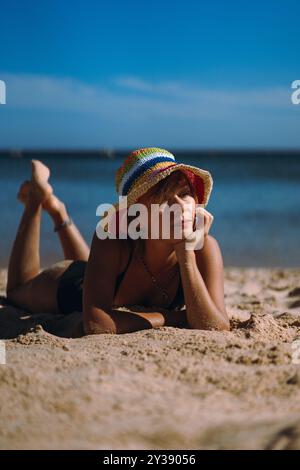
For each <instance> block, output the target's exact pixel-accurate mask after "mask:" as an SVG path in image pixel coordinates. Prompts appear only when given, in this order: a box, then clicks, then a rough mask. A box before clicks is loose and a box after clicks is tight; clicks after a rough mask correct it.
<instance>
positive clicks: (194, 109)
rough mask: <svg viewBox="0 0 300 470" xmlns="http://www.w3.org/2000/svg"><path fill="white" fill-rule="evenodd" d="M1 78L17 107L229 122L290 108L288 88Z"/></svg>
mask: <svg viewBox="0 0 300 470" xmlns="http://www.w3.org/2000/svg"><path fill="white" fill-rule="evenodd" d="M1 78H3V79H4V80H5V81H6V84H7V106H9V107H10V108H17V109H22V108H26V109H45V110H47V109H50V110H67V111H68V110H69V111H74V112H83V113H98V114H99V115H106V116H110V117H113V116H115V115H118V116H120V114H122V113H126V115H127V117H130V116H131V117H133V118H134V117H138V116H139V117H141V115H144V116H162V117H167V116H169V117H173V118H194V119H195V118H205V117H206V118H208V119H213V118H216V119H218V118H224V117H226V116H228V117H229V116H232V114H233V113H234V114H236V113H237V114H239V113H240V112H244V110H245V109H247V110H249V112H251V111H253V110H255V111H256V112H257V111H258V110H261V111H263V112H266V111H268V110H274V109H281V110H288V109H291V105H290V94H291V91H290V89H289V88H288V87H287V88H286V89H285V88H279V87H277V88H270V89H252V90H251V89H250V90H236V91H232V90H229V91H226V90H223V89H222V88H221V87H220V88H219V89H216V88H204V87H202V86H200V85H199V86H196V85H195V84H194V83H192V84H189V83H187V82H180V81H162V82H158V83H154V82H153V83H151V82H147V81H145V80H142V79H141V78H139V77H116V78H113V79H112V80H111V85H106V86H105V85H103V84H99V85H90V84H87V83H84V82H80V81H78V80H74V79H70V78H55V77H47V76H39V75H15V74H1Z"/></svg>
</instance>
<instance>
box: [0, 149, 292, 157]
mask: <svg viewBox="0 0 300 470" xmlns="http://www.w3.org/2000/svg"><path fill="white" fill-rule="evenodd" d="M169 150H170V151H171V152H173V153H174V154H175V155H176V157H177V158H180V157H182V156H185V157H189V156H190V157H195V156H199V157H207V156H215V157H217V156H224V157H227V156H233V155H236V156H238V155H241V154H242V155H243V156H245V157H246V156H247V157H251V156H253V155H255V156H256V157H257V156H261V157H266V156H272V155H274V156H278V155H282V156H295V157H298V158H300V149H215V150H213V149H186V150H184V149H178V150H176V149H169ZM131 151H132V149H117V148H116V149H113V148H102V149H101V148H100V149H66V148H63V149H55V148H53V149H0V158H1V157H2V158H3V157H5V158H7V157H9V158H16V159H18V158H36V157H56V158H61V157H68V158H71V157H72V158H83V157H84V158H87V157H89V158H105V159H114V158H124V157H125V156H126V155H129V153H130V152H131Z"/></svg>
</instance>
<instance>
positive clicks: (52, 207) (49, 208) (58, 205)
mask: <svg viewBox="0 0 300 470" xmlns="http://www.w3.org/2000/svg"><path fill="white" fill-rule="evenodd" d="M42 206H43V209H44V210H45V211H46V212H48V214H49V215H51V216H55V215H56V214H63V216H64V217H67V211H66V208H65V205H64V203H63V202H61V201H60V200H59V199H58V197H56V196H54V194H51V196H50V197H48V198H47V199H46V200H45V201H44V202H43V204H42Z"/></svg>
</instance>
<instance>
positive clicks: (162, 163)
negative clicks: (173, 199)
mask: <svg viewBox="0 0 300 470" xmlns="http://www.w3.org/2000/svg"><path fill="white" fill-rule="evenodd" d="M176 170H182V171H183V172H184V173H185V175H186V176H187V177H188V179H189V181H190V183H191V184H192V186H193V187H194V189H195V192H196V194H197V197H198V204H203V205H204V206H206V204H207V203H208V200H209V197H210V193H211V190H212V187H213V179H212V177H211V175H210V173H209V172H208V171H206V170H202V169H201V168H198V167H195V166H191V165H187V164H185V163H180V162H176V160H175V157H174V155H173V154H172V153H171V152H169V151H168V150H165V149H162V148H157V147H147V148H142V149H138V150H134V151H133V152H131V153H130V154H129V156H128V157H127V158H126V159H125V160H124V162H123V164H122V165H121V166H120V168H119V169H118V170H117V172H116V176H115V186H116V190H117V193H118V194H119V196H127V208H128V207H129V206H130V205H132V204H134V203H136V202H137V201H138V199H139V198H140V197H141V196H142V195H144V194H145V193H146V192H147V191H148V190H149V189H150V188H152V186H154V185H155V184H157V183H158V182H159V181H161V180H162V179H164V178H166V177H167V176H169V175H170V174H171V173H173V171H176ZM118 210H120V208H119V202H117V203H115V204H114V205H113V213H115V212H116V211H118ZM109 213H110V211H108V215H109ZM103 228H104V230H105V231H107V224H106V225H103Z"/></svg>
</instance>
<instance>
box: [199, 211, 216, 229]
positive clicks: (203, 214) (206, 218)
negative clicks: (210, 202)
mask: <svg viewBox="0 0 300 470" xmlns="http://www.w3.org/2000/svg"><path fill="white" fill-rule="evenodd" d="M196 217H200V219H198V224H197V225H196V228H197V226H198V227H201V228H204V233H205V234H206V235H207V234H208V232H209V230H210V227H211V224H212V223H213V220H214V216H213V215H212V214H211V213H210V212H208V211H207V210H206V209H204V207H198V208H197V209H196ZM201 218H203V219H202V220H201Z"/></svg>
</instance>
